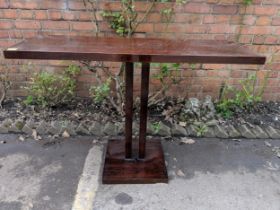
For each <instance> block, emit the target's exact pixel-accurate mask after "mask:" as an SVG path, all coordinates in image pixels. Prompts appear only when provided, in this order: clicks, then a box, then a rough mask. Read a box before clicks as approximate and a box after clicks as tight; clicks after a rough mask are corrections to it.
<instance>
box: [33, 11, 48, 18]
mask: <svg viewBox="0 0 280 210" xmlns="http://www.w3.org/2000/svg"><path fill="white" fill-rule="evenodd" d="M34 18H35V19H37V20H46V19H48V14H47V11H46V10H36V11H34Z"/></svg>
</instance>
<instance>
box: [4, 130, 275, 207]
mask: <svg viewBox="0 0 280 210" xmlns="http://www.w3.org/2000/svg"><path fill="white" fill-rule="evenodd" d="M194 140H195V142H194V143H193V144H180V143H179V141H178V140H177V141H171V140H168V141H166V140H162V144H163V147H164V151H165V158H166V165H167V168H168V174H169V183H168V184H150V185H102V184H101V182H100V180H101V172H102V164H103V157H104V150H105V146H106V141H102V142H101V143H99V142H98V141H96V139H94V138H93V137H76V138H69V139H62V138H61V139H60V138H59V139H55V140H51V139H49V138H47V137H43V139H42V140H40V141H35V140H32V139H29V140H25V141H24V142H22V141H20V140H19V138H18V135H12V134H9V135H0V210H29V209H30V210H31V209H34V210H50V209H51V210H69V209H72V210H79V209H82V210H87V209H88V210H126V209H127V210H164V209H165V210H174V209H176V210H188V209H190V210H205V209H206V210H208V209H210V210H211V209H213V210H214V209H215V210H217V209H218V210H219V209H227V210H231V209H234V210H236V209H241V210H243V209H246V210H251V209H252V210H264V209H265V210H280V158H278V157H277V154H276V150H275V149H277V147H280V140H241V141H236V140H220V139H194Z"/></svg>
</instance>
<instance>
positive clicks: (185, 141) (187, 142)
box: [180, 137, 195, 144]
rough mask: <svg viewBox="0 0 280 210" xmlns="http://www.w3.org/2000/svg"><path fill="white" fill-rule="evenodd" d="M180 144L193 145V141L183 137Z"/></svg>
mask: <svg viewBox="0 0 280 210" xmlns="http://www.w3.org/2000/svg"><path fill="white" fill-rule="evenodd" d="M180 143H182V144H194V143H195V140H193V139H189V138H186V137H184V138H181V141H180Z"/></svg>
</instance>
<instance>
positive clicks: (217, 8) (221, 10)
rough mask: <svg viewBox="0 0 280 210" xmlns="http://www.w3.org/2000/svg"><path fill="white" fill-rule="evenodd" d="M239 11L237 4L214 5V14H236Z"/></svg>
mask: <svg viewBox="0 0 280 210" xmlns="http://www.w3.org/2000/svg"><path fill="white" fill-rule="evenodd" d="M237 11H238V6H237V5H214V7H213V13H214V14H231V15H234V14H236V13H237Z"/></svg>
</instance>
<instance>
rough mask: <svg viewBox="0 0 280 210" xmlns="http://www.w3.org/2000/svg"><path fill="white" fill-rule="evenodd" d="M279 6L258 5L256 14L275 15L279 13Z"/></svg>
mask: <svg viewBox="0 0 280 210" xmlns="http://www.w3.org/2000/svg"><path fill="white" fill-rule="evenodd" d="M277 10H278V8H277V7H270V6H267V7H256V8H255V12H254V14H256V15H269V16H273V15H275V14H276V13H277Z"/></svg>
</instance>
